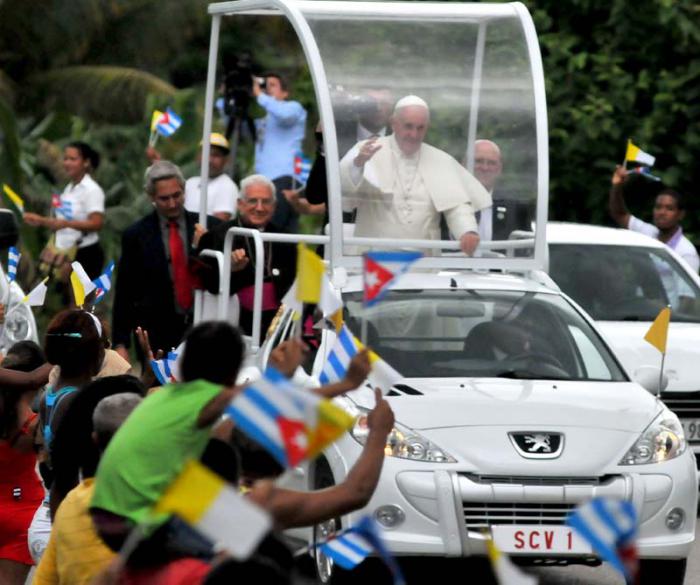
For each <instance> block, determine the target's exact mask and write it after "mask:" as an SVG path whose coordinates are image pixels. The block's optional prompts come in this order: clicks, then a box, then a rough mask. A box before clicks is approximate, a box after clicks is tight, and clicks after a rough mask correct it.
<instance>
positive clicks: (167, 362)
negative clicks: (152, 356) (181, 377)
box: [151, 351, 178, 386]
mask: <svg viewBox="0 0 700 585" xmlns="http://www.w3.org/2000/svg"><path fill="white" fill-rule="evenodd" d="M177 357H178V354H177V353H176V352H175V351H169V352H168V355H167V356H166V357H164V358H163V359H160V360H151V369H152V370H153V373H154V374H155V375H156V378H158V381H159V382H160V384H161V386H165V385H166V384H170V383H171V382H177V377H176V376H175V371H176V370H175V362H176V361H177Z"/></svg>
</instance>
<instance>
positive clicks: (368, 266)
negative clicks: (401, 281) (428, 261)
mask: <svg viewBox="0 0 700 585" xmlns="http://www.w3.org/2000/svg"><path fill="white" fill-rule="evenodd" d="M422 256H423V254H422V253H421V252H366V253H365V254H364V283H365V292H364V301H365V305H366V306H371V305H373V304H375V303H376V302H378V301H380V300H381V299H382V297H384V295H385V294H386V293H387V292H388V290H389V289H390V288H391V286H392V285H393V284H394V283H395V282H396V280H397V279H398V278H399V276H401V275H402V274H404V273H405V272H407V271H408V269H409V268H410V267H411V264H413V263H414V262H415V261H416V260H418V259H419V258H421V257H422Z"/></svg>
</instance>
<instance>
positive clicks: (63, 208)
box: [56, 200, 73, 220]
mask: <svg viewBox="0 0 700 585" xmlns="http://www.w3.org/2000/svg"><path fill="white" fill-rule="evenodd" d="M56 215H60V216H61V217H63V219H68V220H71V219H73V203H72V202H71V201H63V200H61V203H60V205H59V206H58V207H56Z"/></svg>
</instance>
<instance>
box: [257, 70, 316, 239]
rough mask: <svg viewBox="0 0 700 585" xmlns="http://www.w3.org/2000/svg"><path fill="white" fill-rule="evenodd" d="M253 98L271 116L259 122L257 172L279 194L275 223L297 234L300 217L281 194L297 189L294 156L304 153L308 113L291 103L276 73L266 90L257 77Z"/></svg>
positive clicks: (297, 103)
mask: <svg viewBox="0 0 700 585" xmlns="http://www.w3.org/2000/svg"><path fill="white" fill-rule="evenodd" d="M253 96H255V98H256V100H257V102H258V104H259V105H260V107H261V108H263V109H264V110H265V111H266V112H267V115H266V116H265V117H264V118H259V119H257V120H256V121H255V126H256V131H257V141H256V145H255V172H256V173H257V174H260V175H264V176H266V177H267V178H269V179H271V180H272V182H273V183H274V184H275V187H276V191H277V208H276V210H275V215H274V217H273V218H272V223H274V224H275V225H277V226H279V227H281V228H284V229H285V230H287V231H289V232H292V233H296V232H297V231H298V226H299V216H298V215H297V213H296V212H295V211H294V210H293V209H292V207H291V206H290V204H289V203H288V202H287V200H286V199H285V198H284V197H283V196H282V195H281V193H282V191H283V190H287V189H292V188H294V178H293V177H294V156H295V155H296V153H297V152H299V151H300V150H301V142H302V140H303V139H304V132H305V129H306V110H305V109H304V108H303V107H302V105H301V104H300V103H299V102H297V101H293V100H288V99H287V98H288V97H289V86H288V85H287V82H286V80H284V79H283V78H282V77H281V76H280V75H278V74H276V73H270V74H268V75H266V76H265V89H264V90H263V88H262V87H261V85H260V81H259V80H258V79H257V78H256V77H253Z"/></svg>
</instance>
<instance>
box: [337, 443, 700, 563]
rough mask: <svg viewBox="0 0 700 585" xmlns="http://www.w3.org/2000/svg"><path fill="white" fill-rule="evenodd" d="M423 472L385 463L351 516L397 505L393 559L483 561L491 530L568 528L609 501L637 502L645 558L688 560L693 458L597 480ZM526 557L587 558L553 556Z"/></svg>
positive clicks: (390, 538) (390, 539) (388, 532)
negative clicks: (595, 501)
mask: <svg viewBox="0 0 700 585" xmlns="http://www.w3.org/2000/svg"><path fill="white" fill-rule="evenodd" d="M331 459H335V465H338V464H339V462H340V458H337V457H336V458H331ZM335 465H334V464H333V461H331V466H332V467H335ZM426 465H427V464H424V463H423V464H417V463H414V462H409V461H405V460H398V459H393V458H387V459H386V460H385V464H384V469H383V471H382V479H381V480H380V482H379V485H378V487H377V490H376V491H375V494H374V495H373V497H372V499H371V501H370V503H369V505H368V506H367V508H366V509H365V510H362V511H360V512H356V513H355V514H354V515H352V516H351V518H350V520H351V523H353V522H354V521H356V520H357V519H359V517H360V516H361V515H363V514H366V513H367V512H370V513H372V514H376V513H377V512H378V511H380V510H382V509H383V508H384V507H386V506H396V507H398V508H400V509H401V511H402V512H403V515H404V517H405V519H404V520H403V522H402V523H400V524H399V525H397V526H396V527H394V528H390V529H385V530H384V531H383V536H384V538H385V540H386V542H387V544H388V545H389V547H390V548H391V550H392V551H394V553H395V554H397V555H403V556H417V555H436V556H452V557H463V556H473V555H478V556H481V555H485V554H486V546H485V539H486V538H488V535H489V533H490V527H491V526H492V525H493V524H511V525H520V524H528V525H532V524H539V525H542V526H552V525H563V524H564V522H565V518H566V516H567V514H568V512H569V511H570V510H572V509H573V508H574V507H575V506H576V505H577V504H579V503H582V502H585V501H588V500H590V499H591V498H593V497H596V496H608V497H611V498H620V499H629V500H631V501H632V502H634V504H635V507H636V508H637V510H638V512H639V516H640V526H639V538H638V541H637V545H638V550H639V555H640V557H643V558H664V559H678V558H685V557H687V556H688V555H689V554H690V550H691V545H692V543H693V540H694V537H695V516H696V509H697V497H698V492H697V477H696V471H695V458H694V457H693V455H692V453H690V452H689V451H688V452H686V453H684V454H683V455H682V456H681V457H678V458H676V459H674V460H672V461H668V462H665V463H663V464H657V465H652V466H639V467H635V468H631V467H630V468H623V467H618V468H616V470H617V471H618V473H610V474H606V475H603V476H601V477H600V478H576V477H569V478H554V477H553V478H546V477H537V478H536V477H530V478H522V477H521V478H512V477H503V476H499V477H483V476H479V475H477V474H474V473H469V472H464V471H457V470H455V469H453V468H451V467H450V465H444V466H443V467H441V468H438V469H436V468H434V467H435V466H431V467H433V469H431V470H426V469H425V467H426ZM344 469H345V465H342V468H339V469H337V470H336V469H334V475H335V477H336V480H338V481H340V480H341V479H342V476H343V475H344ZM338 473H339V474H340V476H339V475H338ZM675 508H680V509H681V510H682V511H683V513H684V515H685V519H684V522H683V524H682V525H681V526H680V528H678V529H676V530H671V529H669V528H668V527H667V526H666V516H667V515H668V513H669V512H670V511H671V510H673V509H675ZM346 525H347V524H346ZM523 556H526V557H528V556H529V557H533V558H534V557H537V558H543V557H544V558H554V557H556V558H558V559H561V560H563V561H566V560H567V557H568V559H569V560H571V561H574V560H576V559H579V558H582V557H581V555H580V554H578V555H571V554H566V553H549V552H546V553H534V552H530V553H527V554H524V555H523Z"/></svg>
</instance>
